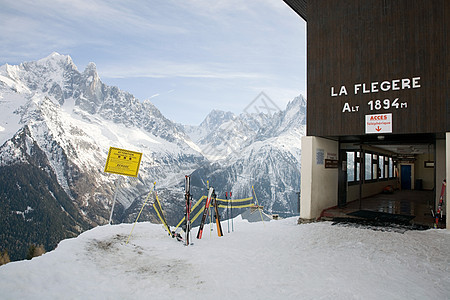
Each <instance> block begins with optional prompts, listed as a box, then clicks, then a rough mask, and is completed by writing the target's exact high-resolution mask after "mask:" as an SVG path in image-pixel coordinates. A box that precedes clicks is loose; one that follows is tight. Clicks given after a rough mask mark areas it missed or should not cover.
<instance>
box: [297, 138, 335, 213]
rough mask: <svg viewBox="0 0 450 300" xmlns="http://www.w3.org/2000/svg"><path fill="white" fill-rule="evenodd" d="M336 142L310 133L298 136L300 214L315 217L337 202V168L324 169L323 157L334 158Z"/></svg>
mask: <svg viewBox="0 0 450 300" xmlns="http://www.w3.org/2000/svg"><path fill="white" fill-rule="evenodd" d="M338 153H339V143H338V142H336V141H333V140H328V139H324V138H319V137H314V136H304V137H303V138H302V158H301V165H302V168H301V176H302V180H301V198H300V218H301V219H305V220H311V219H316V218H318V217H319V216H320V214H321V212H322V210H324V209H325V208H328V207H331V206H335V205H337V203H338V169H326V168H325V162H324V161H325V159H328V158H331V159H337V155H338Z"/></svg>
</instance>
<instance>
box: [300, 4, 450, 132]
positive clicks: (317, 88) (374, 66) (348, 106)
mask: <svg viewBox="0 0 450 300" xmlns="http://www.w3.org/2000/svg"><path fill="white" fill-rule="evenodd" d="M307 4H308V7H307V15H308V21H307V34H308V38H307V51H308V65H307V73H308V75H307V86H308V106H307V133H308V135H316V136H344V135H364V134H365V124H366V120H365V116H366V115H371V114H385V113H392V133H393V134H407V133H437V132H446V131H450V122H449V118H448V116H449V113H450V100H449V96H450V95H449V87H450V75H449V74H450V62H449V50H450V49H449V44H450V38H449V34H448V32H449V28H448V27H449V18H450V12H449V11H450V1H448V0H427V1H424V0H327V1H307ZM418 77H420V79H417V78H418ZM412 78H416V79H415V82H416V84H415V87H414V88H413V87H412V84H411V82H410V84H409V86H410V88H408V81H407V79H410V80H412ZM402 79H404V82H403V83H404V86H403V88H402V81H401V80H402ZM396 80H399V81H396ZM384 81H387V82H390V86H391V87H390V89H389V90H387V91H382V90H381V88H380V85H381V84H382V82H384ZM372 83H373V90H372V91H370V87H371V84H372ZM355 84H361V85H360V86H359V89H358V90H357V91H356V93H355ZM362 84H366V91H365V92H363V88H362ZM342 86H344V89H345V91H344V90H342ZM387 86H388V84H387V83H384V84H383V87H384V89H387ZM419 86H420V87H419ZM332 87H333V92H332V90H331V89H332ZM392 87H394V89H393V88H392ZM367 91H369V92H367ZM345 92H346V93H345ZM332 94H333V95H334V96H333V95H332ZM339 94H340V95H339ZM385 99H389V105H388V103H387V101H385ZM395 99H398V100H397V102H394V100H395ZM376 100H380V102H376ZM370 101H373V102H372V105H369V104H370ZM378 104H380V105H381V106H380V105H378ZM396 104H398V108H397V107H396V106H397V105H396ZM378 108H379V109H378Z"/></svg>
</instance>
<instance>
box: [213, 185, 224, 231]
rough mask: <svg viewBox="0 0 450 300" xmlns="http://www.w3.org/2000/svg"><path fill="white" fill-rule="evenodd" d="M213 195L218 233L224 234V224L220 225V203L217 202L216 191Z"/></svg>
mask: <svg viewBox="0 0 450 300" xmlns="http://www.w3.org/2000/svg"><path fill="white" fill-rule="evenodd" d="M212 197H213V198H214V212H215V216H214V217H215V219H216V226H217V235H218V236H223V232H222V225H220V214H219V205H218V204H217V198H216V193H213V195H212Z"/></svg>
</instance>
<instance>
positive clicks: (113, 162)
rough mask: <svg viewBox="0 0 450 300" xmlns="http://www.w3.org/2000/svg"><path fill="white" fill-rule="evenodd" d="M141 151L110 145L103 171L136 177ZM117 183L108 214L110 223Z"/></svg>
mask: <svg viewBox="0 0 450 300" xmlns="http://www.w3.org/2000/svg"><path fill="white" fill-rule="evenodd" d="M141 158H142V153H140V152H134V151H130V150H125V149H119V148H114V147H110V148H109V152H108V158H107V159H106V165H105V171H104V172H105V173H113V174H119V175H125V176H131V177H137V176H138V172H139V166H140V164H141ZM117 190H118V184H117V185H116V188H115V190H114V200H113V204H112V208H111V214H110V216H109V224H111V221H112V216H113V211H114V205H115V204H116V198H117Z"/></svg>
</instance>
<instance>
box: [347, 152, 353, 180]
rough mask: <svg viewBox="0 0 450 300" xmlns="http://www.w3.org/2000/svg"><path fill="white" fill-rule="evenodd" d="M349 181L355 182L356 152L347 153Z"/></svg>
mask: <svg viewBox="0 0 450 300" xmlns="http://www.w3.org/2000/svg"><path fill="white" fill-rule="evenodd" d="M347 181H348V182H353V181H355V152H353V151H352V152H347Z"/></svg>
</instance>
